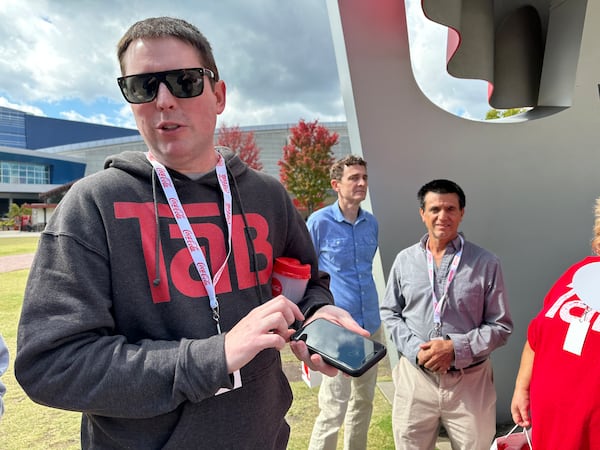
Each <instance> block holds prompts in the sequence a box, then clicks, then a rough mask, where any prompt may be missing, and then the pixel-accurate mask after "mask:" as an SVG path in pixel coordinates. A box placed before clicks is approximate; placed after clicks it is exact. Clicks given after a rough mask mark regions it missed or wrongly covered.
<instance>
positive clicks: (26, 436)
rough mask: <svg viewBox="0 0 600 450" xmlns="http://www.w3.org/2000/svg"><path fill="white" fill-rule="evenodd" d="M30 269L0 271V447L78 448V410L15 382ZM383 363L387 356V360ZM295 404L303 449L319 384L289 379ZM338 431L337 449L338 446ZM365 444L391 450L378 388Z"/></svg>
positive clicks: (24, 247) (10, 243) (11, 246)
mask: <svg viewBox="0 0 600 450" xmlns="http://www.w3.org/2000/svg"><path fill="white" fill-rule="evenodd" d="M36 246H37V237H18V238H1V239H0V256H6V255H16V254H24V253H33V252H35V249H36ZM28 273H29V270H17V271H14V272H8V273H0V301H1V302H2V307H1V308H0V332H1V333H2V335H3V336H4V339H5V340H6V343H7V345H8V348H9V352H10V361H11V362H10V367H9V369H8V371H7V373H5V374H4V376H3V377H2V381H3V382H4V384H5V385H6V387H7V393H6V395H5V397H4V404H5V414H4V417H3V418H2V420H1V421H0V448H1V449H2V450H23V449H28V450H37V449H61V450H62V449H67V450H68V449H79V448H80V443H79V425H80V417H81V416H80V414H79V413H74V412H69V411H61V410H58V409H54V408H48V407H45V406H41V405H38V404H36V403H33V402H32V401H31V400H29V398H28V397H27V396H26V394H25V393H24V392H23V390H22V389H21V387H20V386H19V384H18V383H17V381H16V379H15V376H14V371H13V367H14V366H13V362H14V357H15V353H16V335H17V323H18V320H19V314H20V311H21V304H22V301H23V292H24V290H25V283H26V281H27V275H28ZM282 359H283V361H284V364H285V363H286V361H287V362H288V363H290V364H297V366H298V371H299V370H300V363H299V362H298V361H296V360H295V357H294V356H293V355H292V354H291V351H289V350H285V351H283V352H282ZM385 361H386V364H387V359H386V360H385ZM382 369H383V370H381V373H382V378H383V379H385V380H389V368H387V367H385V368H382ZM291 385H292V390H293V392H294V404H293V406H292V408H291V409H290V411H289V413H288V421H289V423H290V426H291V428H292V433H291V439H290V442H289V445H288V449H290V450H301V449H306V448H307V446H308V440H309V437H310V433H311V431H312V426H313V423H314V420H315V418H316V416H317V414H318V406H317V394H318V388H313V389H310V388H309V387H308V386H307V385H306V384H304V382H303V381H293V382H292V383H291ZM342 442H343V436H342V435H341V434H340V438H339V443H338V444H339V445H338V448H340V449H341V448H342V445H341V444H342ZM368 448H369V449H372V450H388V449H389V450H392V449H393V448H394V442H393V437H392V432H391V406H390V405H389V403H388V402H387V400H386V399H385V397H384V396H383V395H382V394H381V392H380V391H379V390H377V393H376V399H375V406H374V413H373V419H372V421H371V429H370V431H369V447H368Z"/></svg>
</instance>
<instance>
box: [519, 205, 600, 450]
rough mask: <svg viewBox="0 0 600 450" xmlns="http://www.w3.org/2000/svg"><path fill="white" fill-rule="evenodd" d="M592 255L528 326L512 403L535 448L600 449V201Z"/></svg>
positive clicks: (562, 283)
mask: <svg viewBox="0 0 600 450" xmlns="http://www.w3.org/2000/svg"><path fill="white" fill-rule="evenodd" d="M595 218H596V219H595V224H594V238H593V240H592V250H593V252H594V254H595V256H588V257H586V258H584V259H582V260H581V261H579V262H577V263H576V264H574V265H572V266H571V267H570V268H569V269H567V271H566V272H565V273H564V274H563V275H562V276H561V277H560V278H559V279H558V280H557V281H556V282H555V283H554V285H553V286H552V288H551V289H550V291H549V292H548V294H547V295H546V297H545V299H544V306H543V308H542V310H541V311H540V312H539V313H538V315H537V316H536V317H535V318H534V319H533V320H532V321H531V323H530V324H529V329H528V332H527V341H526V342H525V347H524V348H523V353H522V356H521V365H520V367H519V372H518V374H517V378H516V382H515V390H514V393H513V398H512V403H511V413H512V418H513V420H514V422H515V423H516V424H518V425H520V426H522V427H529V426H532V446H533V448H536V449H550V448H560V449H561V450H568V449H573V450H585V449H593V448H600V447H599V446H600V408H599V406H600V383H598V379H599V378H600V358H598V350H599V349H600V308H599V305H600V285H598V287H597V288H596V286H595V285H596V284H597V281H598V279H600V256H599V255H600V198H598V199H597V200H596V208H595Z"/></svg>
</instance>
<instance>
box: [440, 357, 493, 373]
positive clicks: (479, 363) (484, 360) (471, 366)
mask: <svg viewBox="0 0 600 450" xmlns="http://www.w3.org/2000/svg"><path fill="white" fill-rule="evenodd" d="M486 361H487V358H485V359H482V360H481V361H477V362H476V363H473V364H471V365H470V366H467V367H463V368H462V369H457V368H456V367H450V368H449V369H448V372H460V371H461V370H467V369H471V368H473V367H477V366H480V365H481V364H483V363H484V362H486Z"/></svg>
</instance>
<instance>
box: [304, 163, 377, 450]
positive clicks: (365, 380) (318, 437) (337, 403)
mask: <svg viewBox="0 0 600 450" xmlns="http://www.w3.org/2000/svg"><path fill="white" fill-rule="evenodd" d="M330 179H331V187H332V188H333V190H334V191H335V192H336V193H337V201H335V202H334V203H333V204H332V205H329V206H326V207H325V208H322V209H320V210H318V211H316V212H314V213H313V214H311V215H310V216H309V218H308V220H307V226H308V230H309V232H310V235H311V237H312V240H313V243H314V246H315V249H316V251H317V255H318V258H319V268H320V269H321V270H324V271H325V272H328V273H329V274H331V284H330V289H331V292H332V293H333V298H334V300H335V304H336V305H337V306H339V307H341V308H343V309H345V310H346V311H348V312H349V313H350V314H351V315H352V317H353V318H354V320H356V321H357V322H358V323H359V324H360V325H361V326H362V327H363V328H365V329H366V330H367V331H369V332H370V333H371V335H372V336H373V338H374V339H375V340H379V341H381V340H382V337H383V333H382V332H381V319H380V317H379V302H378V299H377V290H376V288H375V281H374V280H373V258H374V257H375V252H376V251H377V241H378V235H379V226H378V224H377V220H376V219H375V217H374V216H373V215H372V214H371V213H369V212H368V211H365V210H364V209H362V208H361V207H360V204H361V202H362V201H363V200H364V199H365V198H366V196H367V187H368V175H367V163H366V161H365V160H364V159H362V158H361V157H359V156H354V155H348V156H345V157H344V158H342V159H340V160H338V161H336V162H335V163H334V164H333V166H332V167H331V170H330ZM376 383H377V366H374V367H373V368H371V369H370V370H368V371H367V372H366V373H365V374H364V375H362V376H360V377H356V378H351V377H348V376H345V375H344V374H342V373H339V374H338V375H337V376H335V377H333V378H329V377H323V381H322V382H321V386H320V388H319V408H320V409H321V412H320V413H319V416H318V417H317V419H316V422H315V424H314V428H313V431H312V436H311V439H310V445H309V449H311V450H317V449H332V450H335V448H336V446H337V439H338V431H339V429H340V427H341V426H342V424H344V449H357V450H359V449H365V448H366V447H367V434H368V432H369V424H370V422H371V414H372V412H373V398H374V396H375V385H376Z"/></svg>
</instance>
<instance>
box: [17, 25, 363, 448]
mask: <svg viewBox="0 0 600 450" xmlns="http://www.w3.org/2000/svg"><path fill="white" fill-rule="evenodd" d="M117 53H118V58H119V63H120V67H121V71H122V77H120V78H119V79H118V83H119V87H120V89H121V92H122V93H123V96H124V97H125V99H126V100H127V101H128V102H129V103H131V108H132V111H133V115H134V117H135V120H136V123H137V126H138V128H139V131H140V133H141V135H142V137H143V138H144V141H145V143H146V145H147V147H148V150H149V151H148V153H141V152H125V153H123V154H121V155H117V156H114V157H111V158H109V159H108V160H107V161H106V169H105V170H103V171H101V172H99V173H96V174H94V175H91V176H88V177H86V178H84V179H82V180H80V181H78V182H77V183H75V184H74V185H73V187H72V188H71V189H70V191H69V192H68V193H67V195H66V196H65V198H64V199H63V200H62V201H61V203H60V204H59V206H58V208H57V209H56V212H55V213H54V214H53V215H52V218H51V219H50V222H49V223H48V225H47V227H46V228H45V230H44V231H43V232H42V235H41V238H40V242H39V248H38V251H37V254H36V257H35V260H34V262H33V265H32V267H31V272H30V276H29V279H28V282H27V287H26V291H25V298H24V303H23V311H22V315H21V320H20V324H19V333H18V346H17V347H18V349H17V357H16V362H15V373H16V376H17V379H18V381H19V383H21V385H22V386H23V388H24V389H25V391H26V392H27V394H28V395H29V396H30V397H31V398H32V399H33V400H34V401H36V402H38V403H42V404H44V405H48V406H52V407H56V408H63V409H68V410H73V411H81V412H82V413H83V419H82V425H81V440H82V442H81V446H82V448H85V449H88V448H94V449H96V448H98V449H99V448H103V449H108V448H110V449H117V448H128V449H130V448H135V449H144V450H147V449H159V448H160V449H198V448H203V449H281V450H283V449H285V448H286V446H287V442H288V437H289V433H290V428H289V426H288V424H287V423H286V421H285V415H286V413H287V411H288V409H289V407H290V405H291V402H292V392H291V390H290V386H289V383H288V381H287V379H286V377H285V374H284V373H283V371H282V365H281V357H280V354H279V350H280V349H282V348H283V347H284V346H285V345H286V343H287V342H289V338H290V336H291V335H292V333H293V332H294V329H293V328H292V327H291V325H292V324H293V323H294V322H295V321H297V320H304V319H306V318H311V319H312V318H315V317H324V318H328V319H330V320H333V321H336V322H338V323H339V324H341V325H343V326H346V327H348V328H351V329H353V330H355V331H357V332H359V333H362V334H364V335H368V332H366V331H364V330H362V328H360V327H359V326H358V325H357V324H356V322H355V321H354V320H353V319H352V318H351V316H350V314H348V313H347V312H346V311H344V310H343V309H341V308H338V307H336V306H333V305H332V296H331V293H330V291H329V289H328V277H327V276H326V275H325V274H323V273H320V272H319V271H318V265H317V258H316V255H315V252H314V249H313V246H312V243H311V240H310V235H309V234H308V231H307V230H306V225H305V223H304V221H303V219H302V217H301V216H300V214H299V213H298V212H297V211H296V209H295V208H294V206H293V204H292V202H291V200H290V198H289V196H288V194H287V193H286V191H285V190H284V188H283V187H282V185H281V183H279V181H278V180H276V179H274V178H272V177H270V176H268V175H265V174H263V173H259V172H256V171H254V170H251V169H249V168H248V167H247V166H246V164H244V163H243V162H242V161H241V160H240V159H239V158H238V156H236V155H235V154H234V153H232V152H231V151H229V150H227V149H222V148H221V149H216V148H215V146H214V132H215V123H216V119H217V115H218V114H220V113H221V112H222V111H223V110H224V108H225V92H226V89H225V83H224V82H223V81H222V80H221V79H220V78H219V72H218V70H217V66H216V64H215V61H214V58H213V54H212V50H211V47H210V44H209V43H208V41H207V40H206V38H205V37H204V36H203V35H202V33H201V32H200V31H199V30H198V29H197V28H196V27H194V26H193V25H191V24H189V23H188V22H186V21H184V20H180V19H174V18H168V17H159V18H150V19H145V20H142V21H140V22H137V23H135V24H133V26H132V27H131V28H129V30H128V31H127V32H126V33H125V35H124V36H123V37H122V39H121V40H120V42H119V44H118V49H117ZM280 256H287V257H293V258H297V259H298V260H300V261H301V262H302V263H303V264H310V265H311V278H310V280H309V281H308V286H307V289H306V292H305V295H304V297H303V298H302V299H301V301H299V302H298V304H295V303H293V302H292V301H290V300H289V299H287V298H285V297H283V296H277V297H275V298H271V297H272V295H271V291H272V290H271V274H272V268H273V262H274V260H275V258H277V257H280ZM292 350H293V351H294V352H295V354H296V355H297V356H298V357H299V358H301V359H302V360H303V361H305V362H307V363H308V364H309V365H310V366H311V367H312V368H313V369H314V370H321V371H323V372H324V373H326V374H329V375H334V374H336V373H337V369H335V368H333V367H331V366H329V365H327V364H325V363H324V362H323V360H322V359H321V357H320V356H318V355H314V356H312V357H311V356H310V355H309V353H308V349H307V347H306V344H305V343H304V342H294V343H293V345H292Z"/></svg>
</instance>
